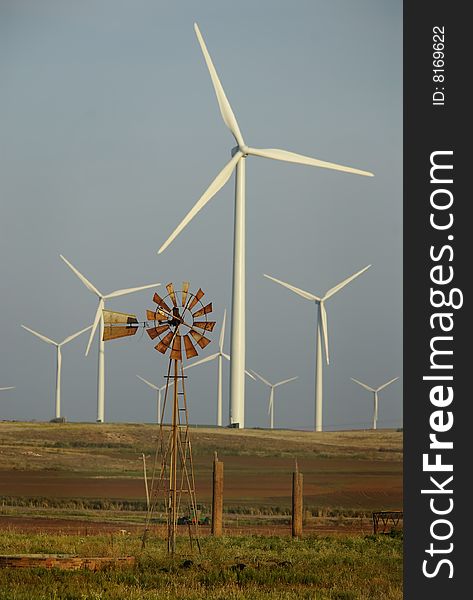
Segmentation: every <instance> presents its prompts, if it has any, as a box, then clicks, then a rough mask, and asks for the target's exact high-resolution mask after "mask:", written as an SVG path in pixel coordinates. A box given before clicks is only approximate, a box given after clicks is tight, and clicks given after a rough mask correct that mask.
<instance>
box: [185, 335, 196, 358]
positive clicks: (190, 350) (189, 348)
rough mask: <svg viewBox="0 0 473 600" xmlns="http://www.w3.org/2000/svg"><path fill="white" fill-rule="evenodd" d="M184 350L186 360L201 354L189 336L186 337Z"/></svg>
mask: <svg viewBox="0 0 473 600" xmlns="http://www.w3.org/2000/svg"><path fill="white" fill-rule="evenodd" d="M184 349H185V351H186V358H194V356H198V354H199V353H198V352H197V350H196V349H195V348H194V345H193V343H192V342H191V339H190V337H189V336H188V335H187V334H186V335H185V336H184Z"/></svg>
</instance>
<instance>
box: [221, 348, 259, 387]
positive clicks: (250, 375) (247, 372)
mask: <svg viewBox="0 0 473 600" xmlns="http://www.w3.org/2000/svg"><path fill="white" fill-rule="evenodd" d="M223 356H225V358H228V360H230V357H229V356H227V355H226V354H224V355H223ZM245 373H246V374H247V375H248V377H251V379H253V381H256V377H255V376H254V375H252V374H251V373H250V372H249V371H247V370H246V369H245Z"/></svg>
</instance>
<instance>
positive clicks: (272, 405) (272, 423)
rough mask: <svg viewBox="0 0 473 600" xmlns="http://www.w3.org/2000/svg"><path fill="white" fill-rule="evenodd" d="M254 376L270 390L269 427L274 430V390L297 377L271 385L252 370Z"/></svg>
mask: <svg viewBox="0 0 473 600" xmlns="http://www.w3.org/2000/svg"><path fill="white" fill-rule="evenodd" d="M251 372H252V373H253V375H256V377H258V379H259V380H260V381H262V382H263V383H265V384H266V385H267V386H268V387H269V388H270V392H269V403H268V414H269V426H270V428H271V429H274V390H275V388H277V387H279V386H280V385H284V384H285V383H289V382H290V381H294V380H295V379H297V377H291V378H290V379H284V380H283V381H278V383H270V382H269V381H268V380H267V379H265V378H264V377H263V376H262V375H260V374H259V373H257V372H256V371H255V370H254V369H251Z"/></svg>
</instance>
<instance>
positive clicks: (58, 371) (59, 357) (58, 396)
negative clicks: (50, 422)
mask: <svg viewBox="0 0 473 600" xmlns="http://www.w3.org/2000/svg"><path fill="white" fill-rule="evenodd" d="M22 327H23V329H26V331H29V332H30V333H32V334H33V335H34V336H36V337H37V338H39V339H40V340H42V341H43V342H46V343H47V344H51V345H52V346H55V347H56V410H55V415H56V416H55V418H56V419H60V418H61V366H62V354H61V348H62V347H63V346H64V345H65V344H68V343H69V342H72V340H74V339H75V338H76V337H78V336H79V335H81V333H84V332H85V331H88V330H89V329H92V325H89V326H88V327H85V328H84V329H81V330H80V331H78V332H77V333H73V334H72V335H70V336H69V337H67V338H66V339H65V340H62V342H55V341H54V340H51V339H50V338H48V337H46V336H45V335H42V334H41V333H38V332H37V331H34V330H33V329H30V328H29V327H26V325H22Z"/></svg>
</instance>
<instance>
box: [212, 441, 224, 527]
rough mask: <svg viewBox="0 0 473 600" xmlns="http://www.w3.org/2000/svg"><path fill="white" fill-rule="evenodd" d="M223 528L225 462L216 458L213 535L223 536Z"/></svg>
mask: <svg viewBox="0 0 473 600" xmlns="http://www.w3.org/2000/svg"><path fill="white" fill-rule="evenodd" d="M222 526H223V462H221V461H219V460H218V456H217V453H216V452H215V456H214V468H213V489H212V535H215V536H219V535H222Z"/></svg>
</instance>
